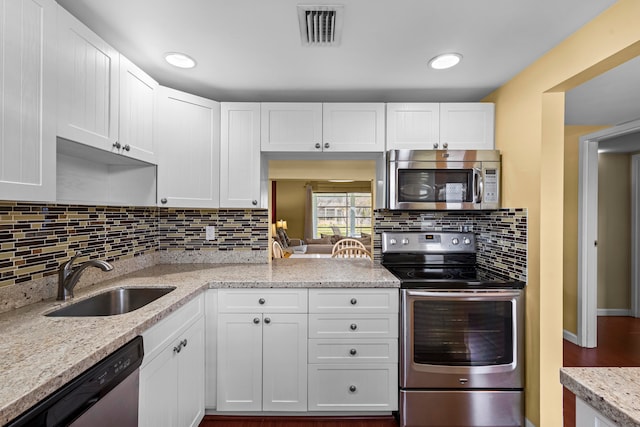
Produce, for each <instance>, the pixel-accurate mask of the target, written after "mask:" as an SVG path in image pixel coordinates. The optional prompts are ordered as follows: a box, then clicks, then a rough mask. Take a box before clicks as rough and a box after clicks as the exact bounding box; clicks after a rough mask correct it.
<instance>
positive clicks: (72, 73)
mask: <svg viewBox="0 0 640 427" xmlns="http://www.w3.org/2000/svg"><path fill="white" fill-rule="evenodd" d="M58 42H59V56H58V67H59V75H58V136H61V137H63V138H66V139H69V140H71V141H76V142H81V143H83V144H87V145H91V146H93V147H96V148H101V149H103V150H113V151H117V150H116V149H115V147H114V144H115V143H116V142H117V139H118V93H119V65H118V64H119V59H120V55H119V54H118V52H117V51H116V50H115V49H113V48H112V47H111V46H109V45H108V44H107V43H105V42H104V40H102V39H101V38H100V37H98V36H97V35H96V34H95V33H94V32H92V31H91V30H90V29H89V28H87V27H86V26H85V25H84V24H83V23H82V22H80V21H78V20H77V19H76V18H74V17H73V16H72V15H71V14H70V13H69V12H67V11H66V10H64V9H63V8H62V7H60V8H58Z"/></svg>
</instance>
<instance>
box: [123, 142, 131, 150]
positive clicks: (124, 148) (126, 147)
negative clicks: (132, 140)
mask: <svg viewBox="0 0 640 427" xmlns="http://www.w3.org/2000/svg"><path fill="white" fill-rule="evenodd" d="M122 149H123V150H124V151H131V147H130V146H129V144H126V145H125V146H124V147H122Z"/></svg>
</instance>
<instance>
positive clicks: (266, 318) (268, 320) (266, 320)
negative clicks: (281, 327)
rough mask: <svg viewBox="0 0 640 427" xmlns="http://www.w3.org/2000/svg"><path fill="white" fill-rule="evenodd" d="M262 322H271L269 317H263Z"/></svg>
mask: <svg viewBox="0 0 640 427" xmlns="http://www.w3.org/2000/svg"><path fill="white" fill-rule="evenodd" d="M264 323H266V324H267V325H268V324H269V323H271V318H270V317H265V318H264Z"/></svg>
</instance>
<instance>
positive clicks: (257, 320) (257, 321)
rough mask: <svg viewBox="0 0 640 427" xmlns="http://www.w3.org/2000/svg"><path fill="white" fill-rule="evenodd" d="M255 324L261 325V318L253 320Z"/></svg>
mask: <svg viewBox="0 0 640 427" xmlns="http://www.w3.org/2000/svg"><path fill="white" fill-rule="evenodd" d="M253 323H255V324H256V325H257V324H258V323H260V318H259V317H255V318H254V319H253Z"/></svg>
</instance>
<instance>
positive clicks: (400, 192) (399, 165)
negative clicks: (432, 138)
mask: <svg viewBox="0 0 640 427" xmlns="http://www.w3.org/2000/svg"><path fill="white" fill-rule="evenodd" d="M387 154H388V155H387V200H388V203H389V206H388V207H389V209H399V210H412V209H413V210H477V209H499V208H500V152H499V151H495V150H390V151H389V152H388V153H387Z"/></svg>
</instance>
